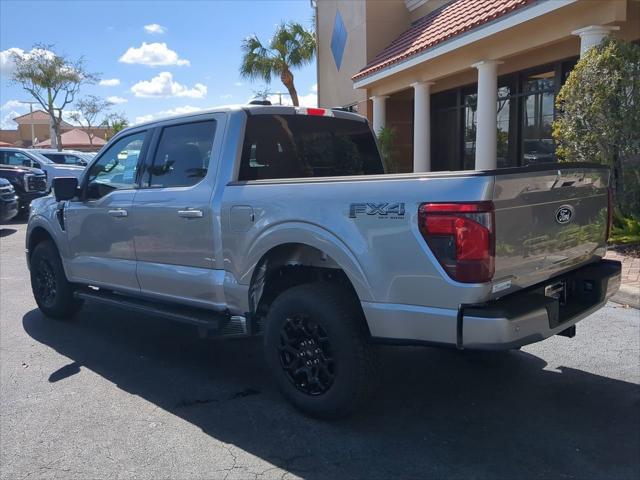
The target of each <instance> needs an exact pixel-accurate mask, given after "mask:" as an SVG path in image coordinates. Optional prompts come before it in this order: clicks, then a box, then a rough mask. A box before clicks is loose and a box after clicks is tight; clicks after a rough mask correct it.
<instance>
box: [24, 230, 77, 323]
mask: <svg viewBox="0 0 640 480" xmlns="http://www.w3.org/2000/svg"><path fill="white" fill-rule="evenodd" d="M30 266H31V289H32V291H33V296H34V298H35V300H36V303H37V304H38V307H39V308H40V310H42V312H43V313H44V314H45V315H47V316H49V317H54V318H61V319H68V318H70V317H72V316H73V314H75V313H76V312H77V311H78V309H79V308H80V307H81V306H82V302H81V301H80V300H78V299H76V298H74V296H73V285H72V284H71V283H69V282H68V281H67V277H66V276H65V274H64V269H63V267H62V261H61V260H60V255H59V254H58V250H57V249H56V247H55V245H54V244H53V242H51V241H48V240H47V241H44V242H41V243H39V244H38V245H36V247H35V249H34V251H33V253H32V255H31V260H30Z"/></svg>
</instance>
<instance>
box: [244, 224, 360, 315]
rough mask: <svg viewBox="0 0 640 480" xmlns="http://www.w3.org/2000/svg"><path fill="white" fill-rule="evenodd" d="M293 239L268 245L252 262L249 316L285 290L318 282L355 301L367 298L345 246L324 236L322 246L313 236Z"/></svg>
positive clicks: (259, 310)
mask: <svg viewBox="0 0 640 480" xmlns="http://www.w3.org/2000/svg"><path fill="white" fill-rule="evenodd" d="M289 233H290V232H289ZM327 235H328V234H327ZM296 237H297V238H296ZM296 237H294V236H291V235H287V239H290V241H284V242H282V243H276V242H274V243H273V244H272V243H270V242H269V243H268V245H269V248H264V249H263V251H262V252H261V255H260V257H259V260H257V261H256V262H255V267H254V268H253V269H252V271H251V276H250V282H249V289H248V297H249V298H248V305H249V311H250V312H251V314H254V315H257V316H258V317H260V316H262V314H263V313H264V310H265V309H266V308H268V305H269V304H270V303H271V302H272V301H273V300H274V299H275V297H276V296H277V295H278V294H279V293H281V292H282V291H284V290H286V289H287V288H290V287H293V286H295V285H300V284H303V283H311V282H314V281H319V280H325V281H331V282H336V283H340V284H342V285H343V286H344V287H345V288H346V289H348V290H350V291H352V293H353V295H354V298H356V299H358V300H367V299H370V298H371V288H370V286H369V283H368V282H367V280H366V277H365V275H364V272H363V271H362V269H361V267H360V265H359V263H358V261H357V260H356V259H355V256H353V254H352V253H351V252H350V251H349V250H348V249H346V246H345V247H341V246H340V244H339V243H337V242H334V241H331V242H329V239H328V237H326V236H325V238H324V239H323V241H322V242H318V241H314V239H315V240H317V239H318V236H317V235H314V236H313V238H309V236H307V237H306V238H300V237H303V236H302V235H300V236H296ZM294 238H295V241H292V240H293V239H294ZM336 240H337V239H336ZM338 242H339V241H338ZM358 303H359V302H358Z"/></svg>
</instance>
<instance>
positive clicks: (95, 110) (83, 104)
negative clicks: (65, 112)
mask: <svg viewBox="0 0 640 480" xmlns="http://www.w3.org/2000/svg"><path fill="white" fill-rule="evenodd" d="M111 105H113V104H112V103H111V102H108V101H107V100H104V99H102V98H100V97H96V96H95V95H88V96H86V97H84V98H81V99H80V100H78V101H77V102H76V110H77V111H75V112H73V113H72V114H71V115H69V118H71V120H73V121H74V122H76V123H78V124H79V125H80V126H81V127H82V128H83V129H84V131H85V132H86V133H87V136H88V137H89V144H90V145H91V146H93V137H95V132H94V131H93V128H94V127H95V126H96V125H97V122H96V121H97V119H98V115H100V114H102V113H104V112H105V111H107V110H109V108H111Z"/></svg>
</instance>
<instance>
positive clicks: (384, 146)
mask: <svg viewBox="0 0 640 480" xmlns="http://www.w3.org/2000/svg"><path fill="white" fill-rule="evenodd" d="M377 133H378V135H377V136H378V145H379V146H380V155H381V156H382V161H383V162H384V165H385V171H386V172H387V173H398V163H397V161H396V156H397V152H396V138H397V134H396V130H395V128H391V127H384V128H381V129H380V130H379V131H378V132H377Z"/></svg>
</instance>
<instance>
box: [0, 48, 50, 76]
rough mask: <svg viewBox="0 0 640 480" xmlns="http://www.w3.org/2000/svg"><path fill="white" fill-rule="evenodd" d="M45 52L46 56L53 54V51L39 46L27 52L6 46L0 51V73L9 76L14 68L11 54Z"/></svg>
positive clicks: (28, 54) (26, 55)
mask: <svg viewBox="0 0 640 480" xmlns="http://www.w3.org/2000/svg"><path fill="white" fill-rule="evenodd" d="M41 51H43V52H45V53H46V54H47V56H50V57H52V56H53V55H54V53H53V52H51V51H49V50H42V49H39V48H34V49H32V50H31V51H29V52H25V51H24V50H22V49H21V48H17V47H13V48H8V49H6V50H3V51H1V52H0V75H6V76H10V75H11V74H12V73H13V71H14V70H15V68H16V64H15V62H14V61H13V56H14V55H18V56H20V57H29V56H30V55H32V54H33V53H34V52H41Z"/></svg>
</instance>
